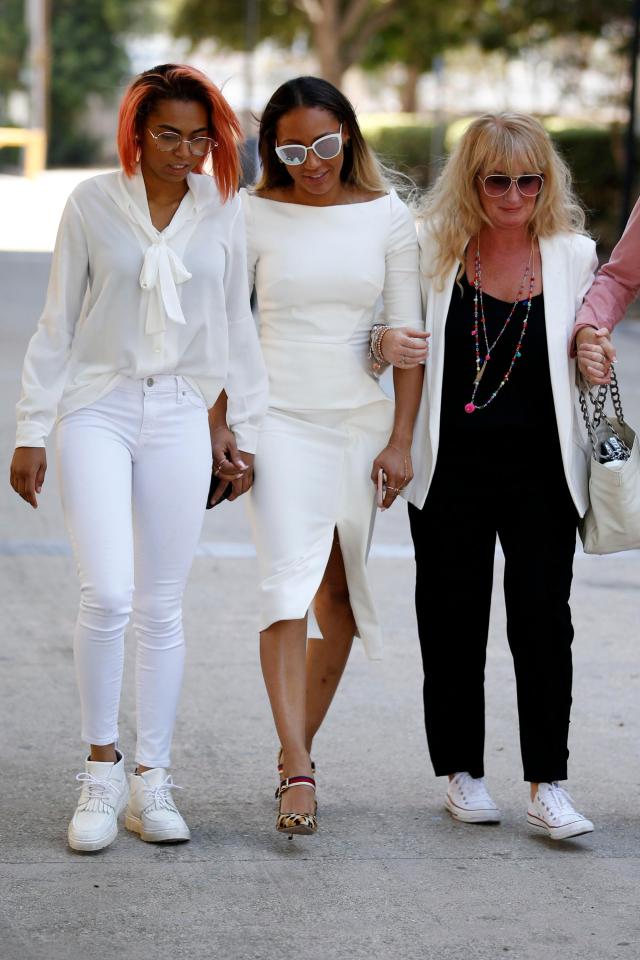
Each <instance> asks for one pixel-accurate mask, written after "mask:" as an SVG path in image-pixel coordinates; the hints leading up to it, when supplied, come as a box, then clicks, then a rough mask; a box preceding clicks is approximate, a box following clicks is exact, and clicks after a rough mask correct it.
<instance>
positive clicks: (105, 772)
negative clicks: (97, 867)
mask: <svg viewBox="0 0 640 960" xmlns="http://www.w3.org/2000/svg"><path fill="white" fill-rule="evenodd" d="M118 756H119V759H118V761H117V762H116V763H100V762H98V761H96V760H86V761H85V766H84V773H79V774H77V776H76V780H78V781H79V783H80V784H81V786H80V788H79V789H80V799H79V800H78V806H77V807H76V812H75V813H74V815H73V818H72V820H71V823H70V824H69V829H68V831H67V837H68V840H69V846H70V847H71V849H72V850H81V851H90V850H102V849H103V847H108V846H109V844H110V843H113V841H114V840H115V838H116V836H117V835H118V817H119V816H120V814H121V813H122V811H123V810H124V808H125V806H126V803H127V798H128V796H129V786H128V784H127V778H126V776H125V772H124V760H123V758H122V754H119V755H118Z"/></svg>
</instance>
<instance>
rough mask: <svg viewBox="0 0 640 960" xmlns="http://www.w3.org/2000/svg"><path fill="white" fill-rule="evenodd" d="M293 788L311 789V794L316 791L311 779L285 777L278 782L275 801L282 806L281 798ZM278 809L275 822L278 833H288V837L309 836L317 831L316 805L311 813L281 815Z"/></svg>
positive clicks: (313, 781)
mask: <svg viewBox="0 0 640 960" xmlns="http://www.w3.org/2000/svg"><path fill="white" fill-rule="evenodd" d="M293 787H311V788H312V789H313V792H314V793H315V790H316V782H315V780H314V779H313V777H287V778H286V779H285V780H281V781H280V786H279V787H278V789H277V791H276V799H278V800H280V807H281V806H282V797H283V795H284V794H285V793H286V792H287V790H291V789H292V788H293ZM280 807H279V808H278V819H277V820H276V830H277V831H278V832H279V833H288V834H289V836H293V834H294V833H296V834H307V835H309V834H311V833H315V832H316V830H317V829H318V818H317V816H316V814H317V812H318V804H317V803H315V804H314V808H313V813H293V812H291V813H282V812H281V810H280Z"/></svg>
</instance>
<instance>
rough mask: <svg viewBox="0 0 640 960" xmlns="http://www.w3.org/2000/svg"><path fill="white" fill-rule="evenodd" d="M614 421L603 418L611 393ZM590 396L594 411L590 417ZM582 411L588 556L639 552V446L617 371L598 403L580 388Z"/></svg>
mask: <svg viewBox="0 0 640 960" xmlns="http://www.w3.org/2000/svg"><path fill="white" fill-rule="evenodd" d="M609 392H610V393H611V400H612V403H613V408H614V411H615V416H605V414H604V406H605V403H606V400H607V394H608V393H609ZM587 397H588V398H589V400H590V402H591V403H592V405H593V407H594V413H593V417H590V416H589V411H588V408H587ZM580 406H581V408H582V414H583V417H584V421H585V424H586V427H587V433H588V434H589V440H590V441H591V449H592V456H591V458H590V465H591V466H590V474H589V507H588V509H587V512H586V513H585V515H584V517H583V518H582V519H581V520H580V523H579V527H578V529H579V533H580V539H581V540H582V545H583V548H584V552H585V553H598V554H603V553H617V552H618V551H620V550H637V549H639V548H640V446H639V444H638V438H637V436H636V434H635V431H634V430H632V429H631V427H630V426H629V424H628V423H627V422H626V421H625V419H624V414H623V412H622V403H621V401H620V392H619V390H618V382H617V379H616V375H615V371H614V369H613V368H611V385H610V387H608V386H606V385H602V386H600V387H599V388H598V393H597V395H596V397H595V398H594V397H593V395H592V393H591V391H590V390H588V389H587V390H586V391H585V389H583V388H582V386H581V388H580Z"/></svg>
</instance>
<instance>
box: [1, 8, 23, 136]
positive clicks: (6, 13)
mask: <svg viewBox="0 0 640 960" xmlns="http://www.w3.org/2000/svg"><path fill="white" fill-rule="evenodd" d="M26 45H27V32H26V28H25V22H24V2H23V0H0V125H2V124H3V123H6V122H7V119H8V118H7V116H6V98H7V96H8V95H9V94H10V93H11V92H12V91H13V90H16V89H19V88H20V86H21V77H20V73H21V70H22V65H23V63H24V53H25V49H26Z"/></svg>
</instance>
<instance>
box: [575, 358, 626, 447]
mask: <svg viewBox="0 0 640 960" xmlns="http://www.w3.org/2000/svg"><path fill="white" fill-rule="evenodd" d="M583 385H584V386H583ZM609 392H611V402H612V403H613V409H614V410H615V414H616V417H617V418H618V423H620V424H623V423H624V413H623V412H622V400H621V399H620V389H619V387H618V379H617V377H616V371H615V369H614V367H613V366H612V367H611V383H610V384H606V383H602V384H600V386H599V387H598V392H597V393H596V395H595V397H594V396H593V393H592V392H591V388H590V387H589V386H588V384H587V383H586V381H585V380H584V378H581V386H580V391H579V393H580V409H581V410H582V416H583V418H584V422H585V426H586V428H587V434H588V435H589V440H590V441H591V446H592V448H593V455H594V457H595V458H596V459H598V447H597V444H598V435H597V428H598V427H599V426H600V423H601V422H602V417H603V416H604V407H605V404H606V402H607V393H609ZM587 397H588V398H589V402H590V403H591V405H592V406H593V417H590V416H589V409H588V407H587ZM605 419H606V418H605ZM611 429H612V430H613V433H614V434H615V435H616V436H618V434H617V432H616V431H615V430H614V429H613V427H611Z"/></svg>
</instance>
